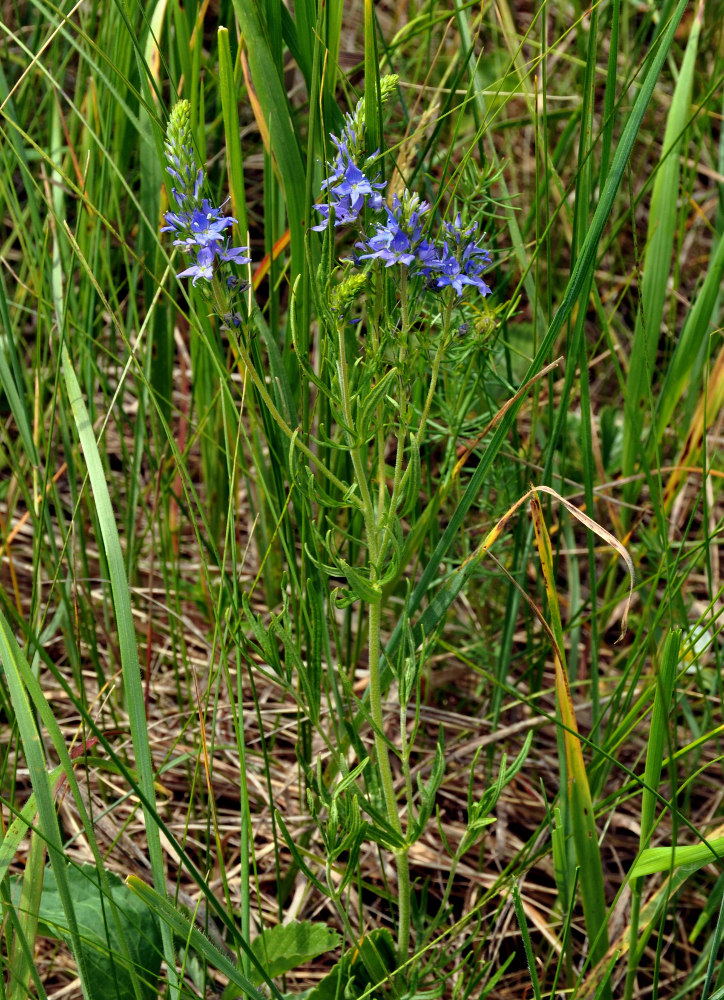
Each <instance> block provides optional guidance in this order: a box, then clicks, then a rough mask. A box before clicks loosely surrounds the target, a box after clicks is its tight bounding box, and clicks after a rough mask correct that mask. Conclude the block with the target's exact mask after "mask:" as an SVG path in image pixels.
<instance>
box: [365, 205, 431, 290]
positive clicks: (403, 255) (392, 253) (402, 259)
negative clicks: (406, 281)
mask: <svg viewBox="0 0 724 1000" xmlns="http://www.w3.org/2000/svg"><path fill="white" fill-rule="evenodd" d="M385 211H386V213H387V222H386V223H384V224H383V223H381V222H380V223H378V224H377V226H375V228H374V230H373V232H372V235H371V236H370V237H368V238H367V239H365V240H364V241H363V242H361V243H358V244H357V249H358V250H365V251H367V252H366V253H361V254H360V255H359V258H358V259H359V260H379V261H382V263H383V264H384V265H385V267H392V265H393V264H404V265H405V266H406V267H410V268H413V267H414V269H415V272H416V273H417V272H418V271H420V272H421V273H422V269H424V268H427V267H430V266H431V265H432V263H433V261H434V260H436V254H435V248H434V247H433V246H432V245H431V244H430V243H429V241H428V240H426V239H424V238H423V235H422V221H421V220H422V217H423V216H424V215H426V214H427V213H428V212H429V211H430V206H429V204H428V203H427V202H426V201H420V199H419V197H418V195H416V194H413V195H405V197H404V198H403V200H402V201H400V199H399V198H398V197H397V195H395V197H394V198H393V200H392V208H391V209H390V208H388V207H387V206H385Z"/></svg>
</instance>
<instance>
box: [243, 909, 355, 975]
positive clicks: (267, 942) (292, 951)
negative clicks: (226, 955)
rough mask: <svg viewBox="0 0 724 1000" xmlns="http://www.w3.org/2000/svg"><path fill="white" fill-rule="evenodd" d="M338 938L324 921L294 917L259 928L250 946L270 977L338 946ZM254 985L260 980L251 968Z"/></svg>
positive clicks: (288, 970)
mask: <svg viewBox="0 0 724 1000" xmlns="http://www.w3.org/2000/svg"><path fill="white" fill-rule="evenodd" d="M340 943H341V938H340V936H339V934H338V933H337V932H336V931H333V930H330V928H329V927H327V925H326V924H313V923H311V922H310V921H309V920H303V921H294V922H293V923H291V924H277V926H276V927H268V928H267V929H266V930H264V931H262V933H261V934H260V935H259V937H258V938H256V939H255V940H254V941H253V942H252V946H251V950H252V951H253V952H254V954H255V955H256V957H257V959H258V961H259V964H260V965H261V966H263V967H264V968H265V969H266V971H267V975H268V976H269V978H270V979H273V978H275V977H276V976H283V975H284V973H285V972H290V971H291V970H292V969H296V968H297V966H298V965H302V964H303V963H304V962H308V961H310V959H312V958H316V957H317V956H318V955H325V954H327V952H330V951H334V950H335V949H336V948H339V946H340ZM251 979H252V982H253V983H254V985H256V986H258V985H259V983H261V981H262V980H261V977H260V976H259V975H258V974H256V973H255V972H254V971H253V970H252V974H251Z"/></svg>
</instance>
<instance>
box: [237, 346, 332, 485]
mask: <svg viewBox="0 0 724 1000" xmlns="http://www.w3.org/2000/svg"><path fill="white" fill-rule="evenodd" d="M229 340H230V343H231V346H232V350H233V351H234V353H235V354H236V355H237V360H241V362H242V364H243V366H244V369H245V370H246V371H247V372H248V373H249V376H250V378H251V380H252V382H253V383H254V385H255V387H256V390H257V392H258V393H259V395H260V396H261V399H262V401H263V403H264V405H265V406H266V408H267V409H268V411H269V413H270V414H271V417H272V419H273V420H274V421H275V422H276V424H277V425H278V426H279V428H280V429H281V431H282V433H284V434H285V435H286V436H287V437H288V438H289V440H290V441H293V442H294V447H295V448H296V449H297V450H298V451H301V453H302V454H303V455H304V456H305V458H308V459H309V460H310V461H311V462H313V463H314V465H315V467H316V468H317V469H319V471H320V472H321V473H322V475H324V476H326V477H327V479H328V480H329V481H330V482H331V483H332V484H333V485H334V486H336V487H337V489H338V490H340V491H341V493H342V494H347V493H349V487H347V486H345V484H344V483H343V482H342V481H341V480H340V479H337V477H336V476H335V475H334V473H333V472H330V471H329V469H328V468H327V467H326V465H324V464H323V463H322V462H320V460H319V458H318V457H317V456H316V455H315V454H314V452H313V451H312V450H311V448H308V447H307V446H306V444H304V442H303V441H301V440H300V439H299V436H298V428H297V430H292V428H291V427H290V426H289V424H288V423H287V422H286V420H285V419H284V417H283V416H282V415H281V413H280V412H279V410H277V408H276V406H275V405H274V403H273V402H272V398H271V396H270V395H269V392H268V390H267V387H266V385H265V384H264V380H263V379H262V378H261V377H260V375H259V373H258V372H257V370H256V369H255V368H254V364H253V362H252V360H251V358H250V357H249V353H248V351H247V350H246V348H245V347H244V345H243V344H242V342H241V340H239V339H236V338H232V337H231V336H230V337H229Z"/></svg>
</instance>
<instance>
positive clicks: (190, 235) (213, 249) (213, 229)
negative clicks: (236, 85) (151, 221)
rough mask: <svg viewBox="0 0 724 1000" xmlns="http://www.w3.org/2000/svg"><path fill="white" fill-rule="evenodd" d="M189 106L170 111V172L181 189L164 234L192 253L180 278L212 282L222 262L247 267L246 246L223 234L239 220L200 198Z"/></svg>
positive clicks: (200, 181) (200, 179)
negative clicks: (237, 245)
mask: <svg viewBox="0 0 724 1000" xmlns="http://www.w3.org/2000/svg"><path fill="white" fill-rule="evenodd" d="M189 117H190V105H189V103H188V101H179V102H178V104H176V105H175V106H174V108H173V110H172V111H171V117H170V120H169V125H168V129H167V132H166V160H167V168H166V169H167V170H168V172H169V174H170V175H171V177H172V178H173V179H174V180H175V181H176V183H177V184H178V187H174V188H173V189H172V195H173V198H174V200H175V202H176V206H177V211H175V212H166V214H165V215H164V221H165V223H166V225H165V226H162V227H161V232H162V233H169V232H170V233H174V234H175V236H176V239H175V240H174V241H173V242H174V246H178V247H181V249H182V250H183V251H184V253H187V254H190V255H191V257H192V261H193V262H192V263H191V264H190V266H189V267H187V268H185V269H184V270H183V271H180V272H179V274H178V277H179V278H192V279H193V284H194V285H195V284H196V282H197V281H198V280H199V279H200V278H204V279H205V280H206V281H212V280H213V278H214V274H215V271H216V268H217V267H218V264H219V263H225V264H248V263H249V261H250V259H251V258H249V257H247V256H245V255H246V253H247V248H246V247H233V246H230V244H229V240H228V237H226V236H225V235H224V234H225V232H226V230H228V229H229V228H230V227H231V226H233V225H234V223H235V222H236V221H237V220H236V219H235V218H233V216H231V215H224V214H223V211H222V210H223V205H222V206H221V207H220V208H216V207H215V206H214V205H212V204H211V202H210V201H209V200H208V198H203V199H201V190H202V188H203V185H204V172H203V170H202V169H201V168H200V167H197V166H196V162H195V160H194V153H193V147H192V145H191V142H190V141H189V138H188V133H189Z"/></svg>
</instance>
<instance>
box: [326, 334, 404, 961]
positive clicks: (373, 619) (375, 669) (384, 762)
mask: <svg viewBox="0 0 724 1000" xmlns="http://www.w3.org/2000/svg"><path fill="white" fill-rule="evenodd" d="M337 334H338V343H339V355H338V358H339V360H338V363H337V375H338V379H339V390H340V397H341V402H342V412H343V414H344V422H345V426H346V427H347V428H348V431H347V437H348V440H349V445H350V456H351V459H352V466H353V468H354V474H355V478H356V480H357V485H358V488H359V494H360V500H361V503H362V514H363V516H364V521H365V535H366V538H367V554H368V558H369V563H370V571H371V576H372V580H373V582H374V580H375V578H376V577H377V576H378V575H379V572H380V569H381V567H380V564H379V556H380V543H381V539H380V537H379V533H380V525H379V523H378V520H377V517H376V515H375V508H374V503H373V500H372V496H371V494H370V491H369V486H368V482H367V471H366V463H365V461H364V458H363V455H362V445H361V444H358V443H357V442H356V441H355V440H354V439H353V437H352V434H353V431H352V428H353V427H354V423H353V420H352V406H351V402H350V392H349V381H348V376H347V371H348V368H347V356H346V350H345V343H344V328H343V327H342V326H339V327H338V329H337ZM368 607H369V633H368V650H369V671H370V681H369V695H370V715H371V718H372V725H373V729H374V747H375V753H374V756H375V762H376V764H377V770H378V773H379V776H380V782H381V784H382V794H383V797H384V801H385V809H386V812H387V819H388V822H389V824H390V826H391V827H392V829H393V830H395V832H396V833H398V834H399V835H400V839H403V837H404V834H403V831H402V822H401V820H400V816H399V812H398V808H397V796H396V795H395V786H394V782H393V780H392V767H391V764H390V754H389V749H388V745H387V741H386V740H385V736H384V715H383V711H382V678H381V670H380V649H381V639H380V625H381V618H382V594H380V595H379V597H377V598H376V599H375V600H374V601H370V603H369V605H368ZM407 854H408V851H407V848H402V849H398V850H396V851H395V863H396V867H397V884H398V896H399V930H398V941H397V948H398V957H399V961H400V963H403V962H405V961H407V955H408V951H409V947H410V870H409V862H408V857H407Z"/></svg>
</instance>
